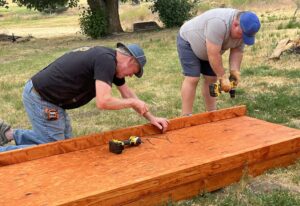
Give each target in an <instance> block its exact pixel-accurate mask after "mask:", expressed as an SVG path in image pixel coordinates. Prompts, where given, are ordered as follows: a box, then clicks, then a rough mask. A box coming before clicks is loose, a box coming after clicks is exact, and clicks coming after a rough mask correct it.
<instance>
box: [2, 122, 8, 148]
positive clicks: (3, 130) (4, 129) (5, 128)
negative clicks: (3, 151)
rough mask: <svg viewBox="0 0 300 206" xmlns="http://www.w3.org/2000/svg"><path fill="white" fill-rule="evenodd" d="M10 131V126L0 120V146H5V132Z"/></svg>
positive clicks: (6, 140)
mask: <svg viewBox="0 0 300 206" xmlns="http://www.w3.org/2000/svg"><path fill="white" fill-rule="evenodd" d="M9 129H10V125H9V124H7V123H5V122H4V121H3V120H2V119H0V146H3V145H5V144H7V143H8V142H9V141H8V139H7V137H6V136H5V132H6V131H8V130H9Z"/></svg>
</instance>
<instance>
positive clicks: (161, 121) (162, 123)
mask: <svg viewBox="0 0 300 206" xmlns="http://www.w3.org/2000/svg"><path fill="white" fill-rule="evenodd" d="M150 123H151V124H153V125H154V126H156V127H157V128H158V129H160V130H161V131H162V132H165V131H167V128H168V125H169V121H168V120H167V119H166V118H161V117H153V118H151V120H150Z"/></svg>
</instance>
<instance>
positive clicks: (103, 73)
mask: <svg viewBox="0 0 300 206" xmlns="http://www.w3.org/2000/svg"><path fill="white" fill-rule="evenodd" d="M115 74H116V61H115V58H114V57H113V56H112V55H109V54H107V55H100V56H97V57H96V58H95V61H94V79H95V80H100V81H103V82H106V83H107V84H109V85H110V86H112V83H113V81H114V77H115Z"/></svg>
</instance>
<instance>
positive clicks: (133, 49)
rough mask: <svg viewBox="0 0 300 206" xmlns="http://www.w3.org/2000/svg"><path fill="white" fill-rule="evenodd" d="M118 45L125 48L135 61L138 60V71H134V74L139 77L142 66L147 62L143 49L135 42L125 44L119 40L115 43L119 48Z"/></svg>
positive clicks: (142, 70)
mask: <svg viewBox="0 0 300 206" xmlns="http://www.w3.org/2000/svg"><path fill="white" fill-rule="evenodd" d="M120 47H121V48H124V49H126V50H127V51H128V52H129V53H130V54H131V55H132V56H133V57H134V58H135V59H136V61H137V62H138V64H139V66H140V71H139V72H138V73H136V74H135V76H137V77H138V78H141V77H142V76H143V73H144V69H143V68H144V66H145V64H146V62H147V60H146V56H145V53H144V51H143V49H142V48H141V47H140V46H139V45H137V44H128V45H127V46H126V45H124V44H122V43H120V42H119V43H117V48H120Z"/></svg>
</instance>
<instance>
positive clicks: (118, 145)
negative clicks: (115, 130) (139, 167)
mask: <svg viewBox="0 0 300 206" xmlns="http://www.w3.org/2000/svg"><path fill="white" fill-rule="evenodd" d="M141 143H142V140H141V138H140V137H137V136H130V137H129V139H128V140H116V139H112V140H110V141H109V151H110V152H112V153H115V154H121V153H122V151H123V150H124V147H125V145H127V146H138V145H140V144H141Z"/></svg>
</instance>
